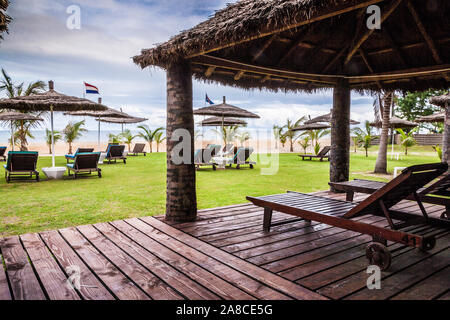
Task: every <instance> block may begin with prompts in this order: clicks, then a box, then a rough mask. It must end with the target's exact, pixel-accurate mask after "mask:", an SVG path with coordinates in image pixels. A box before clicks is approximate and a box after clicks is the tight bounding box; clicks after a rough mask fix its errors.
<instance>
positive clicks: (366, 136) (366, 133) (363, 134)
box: [353, 121, 375, 157]
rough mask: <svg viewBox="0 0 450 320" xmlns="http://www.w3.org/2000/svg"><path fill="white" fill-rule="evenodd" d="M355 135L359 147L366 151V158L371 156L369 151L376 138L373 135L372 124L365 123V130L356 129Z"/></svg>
mask: <svg viewBox="0 0 450 320" xmlns="http://www.w3.org/2000/svg"><path fill="white" fill-rule="evenodd" d="M353 133H354V134H355V135H356V137H357V143H358V146H360V147H362V148H364V150H366V157H368V156H369V152H368V149H369V148H370V146H371V145H372V140H373V139H374V138H375V137H374V136H373V135H372V127H371V126H370V122H369V121H366V122H365V130H362V129H361V128H355V129H353Z"/></svg>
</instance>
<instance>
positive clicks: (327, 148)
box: [317, 146, 331, 157]
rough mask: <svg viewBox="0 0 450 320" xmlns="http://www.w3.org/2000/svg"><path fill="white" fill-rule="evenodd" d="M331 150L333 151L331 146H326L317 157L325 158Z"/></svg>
mask: <svg viewBox="0 0 450 320" xmlns="http://www.w3.org/2000/svg"><path fill="white" fill-rule="evenodd" d="M330 150H331V147H330V146H325V147H323V148H322V150H320V152H319V153H318V154H317V156H319V157H324V156H326V155H327V153H328V152H330Z"/></svg>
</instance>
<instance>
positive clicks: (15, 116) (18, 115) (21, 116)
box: [0, 111, 44, 121]
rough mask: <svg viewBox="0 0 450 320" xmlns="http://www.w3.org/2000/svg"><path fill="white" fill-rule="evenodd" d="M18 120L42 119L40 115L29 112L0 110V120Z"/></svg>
mask: <svg viewBox="0 0 450 320" xmlns="http://www.w3.org/2000/svg"><path fill="white" fill-rule="evenodd" d="M18 120H24V121H25V120H29V121H44V119H42V118H41V117H37V116H33V115H32V114H29V113H22V112H16V111H6V112H0V121H18Z"/></svg>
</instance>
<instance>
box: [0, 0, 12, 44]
mask: <svg viewBox="0 0 450 320" xmlns="http://www.w3.org/2000/svg"><path fill="white" fill-rule="evenodd" d="M8 6H9V1H8V0H0V40H2V39H3V37H2V33H3V32H6V33H7V32H8V24H9V23H10V22H11V20H12V19H11V17H10V16H8V15H7V14H6V13H5V11H6V9H8Z"/></svg>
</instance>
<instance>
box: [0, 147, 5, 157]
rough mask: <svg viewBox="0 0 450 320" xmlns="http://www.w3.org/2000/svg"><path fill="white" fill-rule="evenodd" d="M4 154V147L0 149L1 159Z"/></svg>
mask: <svg viewBox="0 0 450 320" xmlns="http://www.w3.org/2000/svg"><path fill="white" fill-rule="evenodd" d="M5 152H6V147H0V157H3V156H4V155H5Z"/></svg>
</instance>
